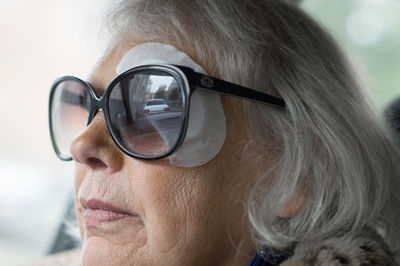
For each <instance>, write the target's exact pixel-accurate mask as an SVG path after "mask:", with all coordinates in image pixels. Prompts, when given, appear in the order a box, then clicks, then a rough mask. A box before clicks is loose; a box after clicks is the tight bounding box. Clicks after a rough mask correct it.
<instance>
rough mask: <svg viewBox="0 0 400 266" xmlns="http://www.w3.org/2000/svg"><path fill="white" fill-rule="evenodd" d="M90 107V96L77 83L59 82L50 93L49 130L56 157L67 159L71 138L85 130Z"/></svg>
mask: <svg viewBox="0 0 400 266" xmlns="http://www.w3.org/2000/svg"><path fill="white" fill-rule="evenodd" d="M89 107H90V96H89V93H88V91H87V89H86V87H85V86H84V85H83V84H82V83H81V82H79V81H77V80H74V79H70V80H64V81H61V82H60V83H58V84H57V85H56V87H55V88H54V90H53V93H52V99H51V105H50V122H51V127H50V130H51V132H52V141H53V144H54V148H55V150H56V152H57V154H58V156H59V157H60V158H62V159H69V158H70V157H71V154H70V145H71V142H72V140H73V138H74V137H75V136H76V135H77V134H78V133H79V132H81V131H82V130H84V129H85V128H86V125H87V121H88V115H89V111H88V110H89Z"/></svg>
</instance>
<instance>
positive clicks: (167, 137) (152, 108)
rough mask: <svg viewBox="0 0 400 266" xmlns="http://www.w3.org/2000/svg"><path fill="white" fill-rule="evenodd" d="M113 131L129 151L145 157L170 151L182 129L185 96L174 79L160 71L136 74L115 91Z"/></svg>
mask: <svg viewBox="0 0 400 266" xmlns="http://www.w3.org/2000/svg"><path fill="white" fill-rule="evenodd" d="M109 115H110V119H111V123H112V130H113V132H114V134H115V135H116V136H117V138H118V142H120V143H121V144H122V146H124V147H125V148H126V149H127V150H129V151H131V152H133V153H136V154H139V155H144V156H157V155H162V154H165V153H167V152H169V150H170V149H172V148H173V147H174V146H175V145H176V143H177V141H178V140H179V135H180V133H181V131H182V127H183V119H182V118H183V106H182V93H181V90H180V88H179V85H178V82H177V81H176V79H175V78H174V77H172V76H170V75H169V74H167V73H164V72H160V71H155V70H152V71H140V72H135V73H134V74H131V75H129V76H127V77H126V78H124V79H123V80H121V81H120V82H119V83H118V84H116V86H115V87H114V88H113V89H112V91H111V94H110V99H109Z"/></svg>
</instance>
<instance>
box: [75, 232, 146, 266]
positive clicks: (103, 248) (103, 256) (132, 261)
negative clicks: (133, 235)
mask: <svg viewBox="0 0 400 266" xmlns="http://www.w3.org/2000/svg"><path fill="white" fill-rule="evenodd" d="M120 240H121V239H119V241H118V242H114V241H113V240H112V239H108V238H105V237H102V236H90V237H87V238H86V239H85V240H84V241H83V246H82V263H83V265H84V266H92V265H93V266H97V265H98V266H102V265H121V266H123V265H146V263H144V262H143V263H141V262H138V261H136V258H138V257H140V256H137V255H139V253H140V252H138V251H139V250H140V248H141V246H140V245H138V243H135V241H131V242H127V243H121V242H120ZM142 258H143V257H142Z"/></svg>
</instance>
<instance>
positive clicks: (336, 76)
mask: <svg viewBox="0 0 400 266" xmlns="http://www.w3.org/2000/svg"><path fill="white" fill-rule="evenodd" d="M105 13H106V15H105V19H104V21H106V23H105V24H106V25H105V27H106V28H107V29H108V32H109V33H111V34H110V36H111V38H110V41H109V43H108V49H106V51H105V52H104V55H103V56H102V57H101V58H99V61H98V63H97V64H96V65H95V66H94V67H93V69H92V71H91V74H90V75H89V77H88V78H87V79H86V80H85V81H84V80H82V79H79V78H76V77H72V76H64V77H61V78H59V79H58V80H56V82H55V83H54V85H53V88H52V91H51V96H50V108H49V112H50V114H49V115H50V128H51V136H52V141H53V145H54V148H55V151H56V153H57V155H58V156H59V157H60V158H61V159H63V160H70V159H73V160H74V161H75V164H76V173H75V203H76V213H77V219H78V225H79V228H80V232H81V237H82V256H81V258H82V263H83V265H397V264H396V256H395V253H394V252H395V251H396V250H397V248H398V246H399V240H398V239H399V237H400V228H399V225H398V224H396V221H397V222H398V221H400V210H399V203H400V187H399V185H400V183H399V164H398V163H399V154H398V152H397V151H396V150H395V148H394V147H395V143H394V141H393V140H392V137H391V136H390V133H389V131H388V130H386V126H385V125H383V119H382V118H381V117H380V116H379V115H377V113H376V111H375V110H374V109H373V107H372V106H371V104H370V102H369V100H368V99H367V97H366V95H365V94H364V91H363V90H362V88H361V87H360V85H359V84H358V83H357V81H356V79H355V77H354V76H355V75H354V73H353V72H352V70H351V68H350V67H349V66H348V64H347V62H346V59H345V58H344V57H343V55H342V53H341V52H340V50H339V49H338V47H337V45H336V44H335V42H334V40H333V39H332V38H331V37H330V36H329V35H328V34H327V33H326V32H325V31H324V30H323V29H321V27H320V26H319V25H318V24H316V23H315V22H314V21H313V20H312V19H311V18H310V17H308V16H307V15H306V14H304V12H302V11H301V10H300V9H299V7H298V6H297V5H296V1H284V0H247V1H240V0H230V1H216V0H215V1H211V0H186V1H166V0H147V1H144V0H136V1H133V0H119V1H112V2H110V3H109V4H108V6H107V12H105Z"/></svg>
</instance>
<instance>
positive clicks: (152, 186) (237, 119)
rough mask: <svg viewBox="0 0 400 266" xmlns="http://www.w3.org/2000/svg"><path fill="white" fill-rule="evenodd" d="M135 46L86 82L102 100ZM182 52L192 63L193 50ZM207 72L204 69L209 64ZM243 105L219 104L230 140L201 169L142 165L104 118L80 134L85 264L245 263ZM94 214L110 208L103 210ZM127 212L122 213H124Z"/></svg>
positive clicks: (124, 47) (115, 54)
mask: <svg viewBox="0 0 400 266" xmlns="http://www.w3.org/2000/svg"><path fill="white" fill-rule="evenodd" d="M137 44H138V43H127V42H122V43H119V44H118V45H115V46H112V47H111V48H110V49H109V50H107V52H106V53H105V54H104V56H102V57H101V59H100V60H99V62H98V63H97V64H96V65H95V66H94V68H93V70H92V72H91V75H90V77H89V79H88V81H89V82H90V83H91V84H92V86H93V88H94V89H95V90H96V93H97V95H99V96H101V95H102V93H103V92H104V89H105V88H106V87H107V85H108V84H109V83H110V82H111V80H112V79H114V78H115V76H116V72H115V69H116V67H117V65H118V63H119V62H120V60H121V58H122V57H123V55H124V54H125V53H126V52H127V51H128V50H130V49H131V48H132V47H133V46H135V45H137ZM179 49H180V50H182V51H183V52H185V53H187V54H188V55H190V56H191V57H192V58H194V59H195V57H194V55H193V53H191V51H190V50H187V49H186V50H185V49H182V47H179ZM204 67H205V69H207V66H204ZM235 101H240V100H238V99H226V98H223V99H222V103H223V106H224V111H225V115H226V120H227V138H226V141H225V143H224V146H223V148H222V150H221V151H220V153H219V154H218V155H217V157H216V158H214V159H213V160H212V161H211V162H209V163H207V164H206V165H203V166H200V167H193V168H181V167H176V166H173V165H171V164H169V160H168V159H160V160H154V161H143V160H137V159H134V158H131V157H129V156H127V155H125V154H124V153H122V152H121V151H120V150H119V149H118V148H117V146H116V145H115V144H114V142H113V141H112V139H111V137H110V135H109V133H108V130H107V127H106V124H105V121H104V117H103V114H102V112H99V113H98V114H97V115H96V117H95V118H94V119H93V121H92V123H91V124H90V125H89V126H88V127H87V128H86V129H85V130H84V131H83V132H81V134H80V135H78V136H77V137H76V138H75V139H74V141H73V143H72V145H71V152H72V155H73V158H74V160H75V162H76V173H75V193H76V197H75V200H76V206H77V218H78V223H79V227H80V230H81V236H82V240H83V255H82V256H83V263H84V265H235V264H236V263H237V264H238V265H245V264H247V263H248V262H249V259H250V258H249V256H251V255H253V253H254V252H255V251H254V250H253V247H252V245H251V244H250V240H249V234H250V233H249V230H248V223H247V218H246V217H247V213H246V210H245V202H246V200H245V199H246V195H245V191H246V188H247V186H248V185H249V183H250V182H251V181H250V179H249V178H250V177H251V176H253V175H255V174H257V173H256V172H254V173H253V172H251V171H249V169H257V167H254V166H253V167H252V166H251V163H250V162H251V161H252V160H251V158H249V157H248V156H245V154H247V150H246V152H244V151H243V149H244V147H245V144H246V140H247V137H246V134H245V130H244V129H243V128H242V126H241V125H242V121H243V120H242V117H241V115H242V114H241V113H240V112H239V111H235V110H236V109H234V108H232V106H233V105H234V102H235ZM96 209H107V210H108V211H101V210H96ZM121 213H123V214H121Z"/></svg>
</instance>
